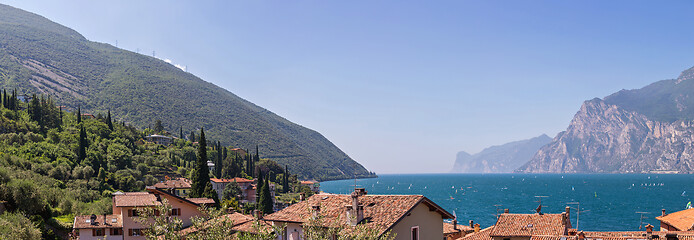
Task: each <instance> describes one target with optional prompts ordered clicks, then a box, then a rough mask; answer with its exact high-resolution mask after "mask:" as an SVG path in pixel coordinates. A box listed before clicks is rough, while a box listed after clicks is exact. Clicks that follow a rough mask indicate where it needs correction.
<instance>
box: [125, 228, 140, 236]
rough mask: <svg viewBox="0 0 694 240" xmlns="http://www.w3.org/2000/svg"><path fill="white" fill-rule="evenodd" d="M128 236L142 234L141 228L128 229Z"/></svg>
mask: <svg viewBox="0 0 694 240" xmlns="http://www.w3.org/2000/svg"><path fill="white" fill-rule="evenodd" d="M128 236H142V229H137V228H136V229H128Z"/></svg>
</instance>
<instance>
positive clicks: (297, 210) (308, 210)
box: [263, 194, 453, 234]
mask: <svg viewBox="0 0 694 240" xmlns="http://www.w3.org/2000/svg"><path fill="white" fill-rule="evenodd" d="M419 203H423V204H426V205H427V206H429V208H431V209H434V210H437V212H438V213H440V214H441V215H443V218H445V219H450V218H453V215H451V214H450V213H448V212H447V211H445V210H443V209H442V208H441V207H439V206H438V205H436V204H435V203H433V202H432V201H431V200H429V199H427V198H426V197H424V196H421V195H364V196H360V197H359V204H360V205H363V206H364V219H368V221H366V223H364V224H366V225H367V226H368V227H369V228H375V229H378V230H380V234H383V233H384V232H386V231H387V230H389V229H390V228H391V227H393V225H395V224H396V223H397V222H399V221H400V219H402V218H404V217H405V215H406V214H407V213H409V212H410V211H411V210H412V209H413V208H414V207H415V206H417V205H418V204H419ZM351 204H352V197H351V196H350V195H339V194H316V195H313V196H311V197H310V198H308V199H307V200H305V201H302V202H299V203H296V204H294V205H291V206H289V207H287V208H285V209H283V210H281V211H279V212H276V213H273V214H270V215H267V216H265V217H264V218H263V219H265V220H268V221H273V222H296V223H304V222H307V221H309V219H310V218H311V217H313V212H312V208H313V206H320V213H319V214H320V215H321V216H322V217H323V219H324V225H325V226H335V225H337V224H346V223H347V219H348V218H347V213H346V210H345V206H347V205H351Z"/></svg>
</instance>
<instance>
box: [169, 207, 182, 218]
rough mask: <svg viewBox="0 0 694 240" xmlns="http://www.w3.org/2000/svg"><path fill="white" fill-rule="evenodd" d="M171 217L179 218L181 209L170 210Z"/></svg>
mask: <svg viewBox="0 0 694 240" xmlns="http://www.w3.org/2000/svg"><path fill="white" fill-rule="evenodd" d="M171 216H181V209H180V208H174V209H171Z"/></svg>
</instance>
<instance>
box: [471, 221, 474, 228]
mask: <svg viewBox="0 0 694 240" xmlns="http://www.w3.org/2000/svg"><path fill="white" fill-rule="evenodd" d="M474 227H475V225H473V224H472V220H470V228H474Z"/></svg>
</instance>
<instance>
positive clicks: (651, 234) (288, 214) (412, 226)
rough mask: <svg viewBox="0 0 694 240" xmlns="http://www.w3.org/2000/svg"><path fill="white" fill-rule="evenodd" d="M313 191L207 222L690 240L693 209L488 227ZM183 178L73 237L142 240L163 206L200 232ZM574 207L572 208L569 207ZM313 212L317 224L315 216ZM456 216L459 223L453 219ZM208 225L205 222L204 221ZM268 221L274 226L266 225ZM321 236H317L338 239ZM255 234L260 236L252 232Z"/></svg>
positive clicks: (503, 218)
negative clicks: (145, 215) (607, 220)
mask: <svg viewBox="0 0 694 240" xmlns="http://www.w3.org/2000/svg"><path fill="white" fill-rule="evenodd" d="M256 181H257V180H249V179H245V178H234V179H217V178H211V179H210V183H211V184H212V185H213V186H214V188H215V190H216V191H217V193H218V194H219V198H220V199H221V197H222V189H224V188H225V187H226V186H229V185H230V184H231V183H234V184H238V185H239V186H241V189H242V191H243V193H242V194H241V195H239V197H240V199H241V202H243V203H248V202H253V201H255V200H256V199H257V197H258V196H257V195H256V191H255V189H256V185H255V183H256ZM301 184H302V185H307V186H308V187H311V191H312V192H313V193H315V194H314V195H312V196H310V197H307V198H306V197H304V196H303V194H302V197H301V200H300V201H299V202H297V203H294V204H291V205H288V206H287V205H282V204H275V205H274V207H273V209H274V213H271V214H268V215H264V214H263V213H262V212H259V211H254V212H252V213H250V214H244V213H241V212H235V211H233V210H231V209H227V210H226V211H225V212H224V213H223V214H222V215H219V216H217V217H216V218H214V219H210V220H208V221H209V222H211V225H217V226H219V224H220V222H221V221H220V220H223V221H227V222H228V223H229V224H230V225H228V226H229V227H230V228H229V230H230V231H229V233H230V235H229V237H230V238H232V237H233V236H237V235H236V234H248V236H255V235H262V233H263V232H268V233H270V232H272V231H280V232H275V233H274V234H275V235H276V238H274V239H278V240H300V239H317V238H308V237H306V235H305V233H304V232H305V231H306V229H307V228H309V229H310V228H312V227H315V225H314V224H320V227H322V228H331V227H332V228H339V229H340V231H344V229H351V228H358V227H360V226H362V227H366V228H368V229H371V230H373V231H372V232H373V234H372V235H371V236H372V238H354V239H398V240H400V239H402V240H406V239H407V240H419V239H422V240H427V239H444V240H509V239H515V240H523V239H525V240H641V239H643V240H653V239H664V240H679V239H685V240H690V239H694V229H693V228H694V227H693V226H694V209H691V208H689V209H686V210H682V211H678V212H672V213H667V212H666V209H663V210H662V214H661V216H659V217H656V219H657V220H658V221H660V226H659V227H658V228H659V229H658V228H656V227H655V226H652V225H650V224H648V225H646V226H645V229H644V231H630V230H624V231H583V230H581V229H578V228H575V227H574V226H575V225H574V224H572V222H571V219H572V217H573V215H572V207H569V206H566V208H565V211H564V212H562V213H543V212H541V206H539V207H538V209H537V210H536V211H537V212H536V213H533V214H521V213H512V212H511V211H510V209H504V211H503V213H501V214H498V216H497V217H496V223H495V224H494V225H492V226H480V224H478V223H475V222H474V220H462V219H457V217H456V216H455V215H454V214H451V213H449V212H448V211H446V210H445V209H443V208H441V207H440V206H438V205H437V204H436V203H434V202H433V201H431V200H429V199H428V198H427V197H426V196H422V195H369V194H368V193H367V191H366V190H365V189H364V188H355V189H354V192H353V193H351V194H349V195H344V194H329V193H323V192H320V188H319V184H318V183H316V182H311V181H302V182H301ZM190 189H191V185H190V181H189V180H188V179H185V178H178V179H171V180H166V181H162V182H160V183H157V184H155V185H154V186H149V187H147V188H146V192H126V193H124V192H116V193H114V194H113V213H112V214H108V215H103V216H101V215H99V216H97V215H91V216H90V215H84V216H76V217H75V221H74V230H73V233H72V234H73V238H74V239H147V238H146V236H145V231H147V230H148V229H149V227H151V225H147V224H146V223H143V222H142V220H141V217H140V216H139V215H138V211H144V210H143V209H145V208H156V207H158V206H161V205H162V204H165V203H168V204H170V211H169V212H168V215H167V216H171V217H175V218H180V219H181V220H182V223H183V224H182V227H183V229H181V230H180V231H178V232H177V233H176V234H180V236H182V238H183V239H185V236H186V235H188V234H194V233H195V232H196V231H201V230H203V231H204V230H205V229H204V228H203V229H197V228H196V227H193V226H192V225H193V222H192V218H194V217H199V216H203V215H204V214H205V213H203V210H202V208H204V206H206V205H207V206H212V205H214V204H215V202H214V200H212V199H209V198H188V197H186V193H188V192H190ZM574 209H575V208H574ZM317 218H320V219H321V222H320V223H317V222H315V219H317ZM459 221H460V222H459ZM207 227H212V226H209V225H208V226H207ZM273 227H275V228H273ZM337 234H338V233H336V235H335V236H324V237H325V238H320V239H338V236H337ZM257 239H266V238H262V237H259V238H257Z"/></svg>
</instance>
